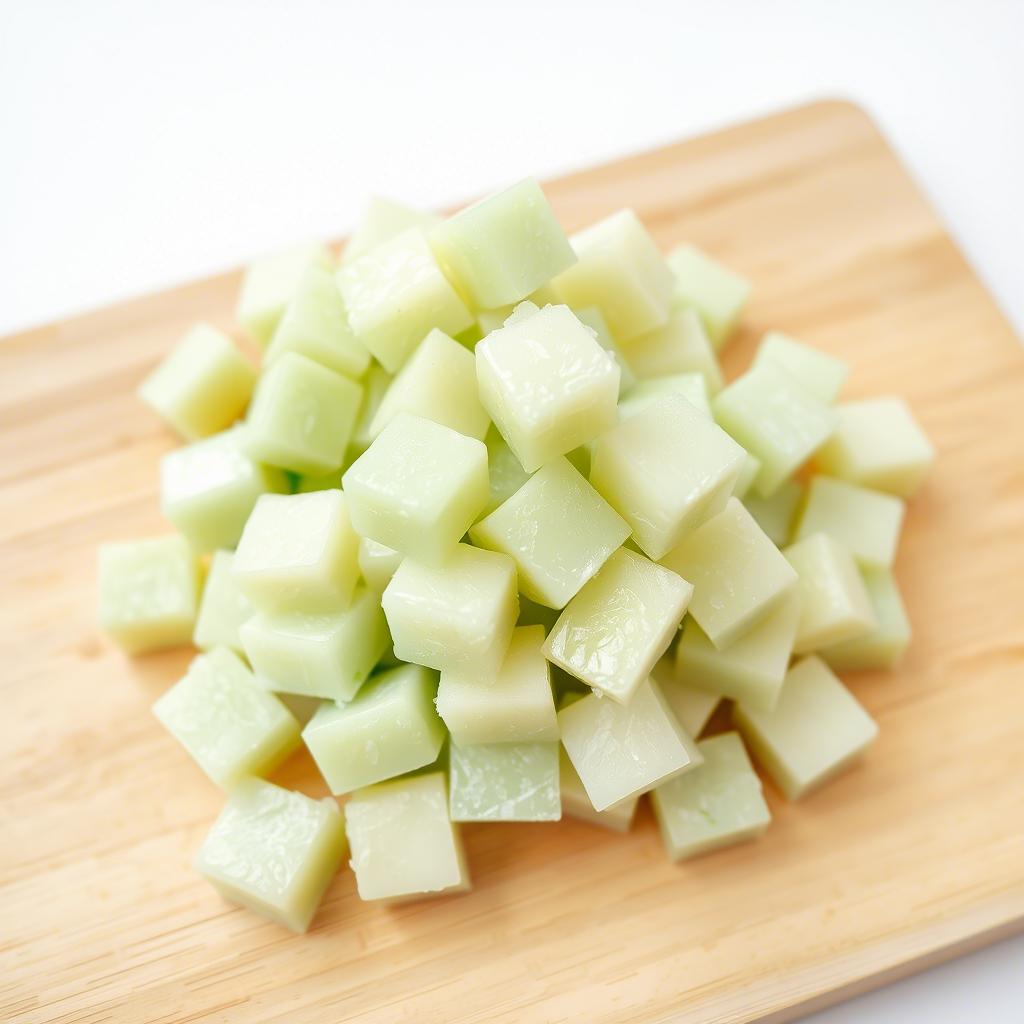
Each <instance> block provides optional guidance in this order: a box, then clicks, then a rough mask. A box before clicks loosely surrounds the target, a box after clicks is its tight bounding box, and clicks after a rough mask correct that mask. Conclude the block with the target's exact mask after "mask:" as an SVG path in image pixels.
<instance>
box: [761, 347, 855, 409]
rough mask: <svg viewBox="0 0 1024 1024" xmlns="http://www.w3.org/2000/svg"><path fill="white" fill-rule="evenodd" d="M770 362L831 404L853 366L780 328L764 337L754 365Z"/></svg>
mask: <svg viewBox="0 0 1024 1024" xmlns="http://www.w3.org/2000/svg"><path fill="white" fill-rule="evenodd" d="M766 362H767V363H774V364H775V365H776V366H779V367H781V368H782V369H783V370H785V371H786V373H788V374H789V375H790V376H791V377H792V378H793V379H794V380H797V381H799V382H800V383H801V384H803V386H804V387H805V388H807V390H808V391H810V392H811V393H812V394H814V395H817V397H818V398H820V399H821V400H822V401H823V402H826V403H828V404H831V403H832V402H834V401H835V400H836V398H837V397H838V395H839V392H840V391H842V389H843V383H844V382H845V381H846V377H847V375H848V374H849V372H850V367H849V366H847V364H846V363H844V362H843V361H842V359H836V357H835V356H830V355H829V354H828V353H827V352H822V351H821V350H820V349H817V348H811V346H810V345H805V344H804V343H803V342H800V341H796V340H795V339H794V338H790V337H787V336H786V335H785V334H780V333H779V332H778V331H769V332H768V333H767V334H766V335H765V336H764V337H763V338H762V339H761V344H760V345H759V346H758V349H757V352H756V353H755V354H754V361H753V363H752V364H751V365H752V366H760V365H761V364H762V363H766Z"/></svg>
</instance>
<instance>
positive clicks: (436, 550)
mask: <svg viewBox="0 0 1024 1024" xmlns="http://www.w3.org/2000/svg"><path fill="white" fill-rule="evenodd" d="M342 483H343V484H344V487H345V494H346V496H347V497H348V502H349V511H350V512H351V515H352V523H353V525H354V526H355V528H356V530H357V531H358V533H359V534H360V535H361V536H363V537H369V538H370V539H371V540H375V541H377V543H378V544H384V545H386V546H387V547H389V548H394V549H395V550H396V551H401V552H402V553H403V554H405V555H410V556H411V557H413V558H415V559H417V560H418V561H422V562H427V563H428V564H430V565H441V564H443V563H444V562H445V561H446V560H447V559H448V558H449V557H450V556H451V554H452V552H453V551H454V550H455V546H456V545H457V544H458V542H459V540H460V538H461V537H463V536H464V535H465V533H466V531H467V530H468V529H469V527H470V526H471V525H472V524H473V521H474V520H475V519H476V517H477V516H478V515H479V514H480V512H481V511H482V510H483V508H484V506H485V505H486V504H487V501H488V499H489V497H490V493H491V489H490V479H489V477H488V475H487V448H486V447H485V445H484V443H483V442H482V441H478V440H477V439H476V438H473V437H466V436H465V435H463V434H460V433H458V432H457V431H455V430H452V428H451V427H446V426H444V425H443V424H441V423H434V422H433V421H432V420H427V419H423V418H422V417H421V416H412V415H410V414H409V413H406V412H400V413H398V415H396V416H395V417H394V419H392V421H391V422H390V423H389V424H388V425H387V426H386V427H385V428H384V429H383V430H382V431H381V433H380V435H379V436H378V437H377V439H376V440H375V441H374V442H373V444H371V445H370V447H369V448H367V449H366V451H365V452H364V453H363V454H362V455H360V456H359V458H358V459H356V461H355V462H353V463H352V465H351V466H349V468H348V469H347V470H346V472H345V475H344V477H343V478H342Z"/></svg>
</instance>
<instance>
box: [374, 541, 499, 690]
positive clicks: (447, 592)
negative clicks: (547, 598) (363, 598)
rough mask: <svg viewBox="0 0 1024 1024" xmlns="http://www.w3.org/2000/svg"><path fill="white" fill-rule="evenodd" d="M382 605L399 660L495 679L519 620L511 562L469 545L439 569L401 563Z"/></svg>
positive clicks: (410, 560)
mask: <svg viewBox="0 0 1024 1024" xmlns="http://www.w3.org/2000/svg"><path fill="white" fill-rule="evenodd" d="M381 603H382V604H383V605H384V612H385V614H386V615H387V619H388V626H389V627H390V629H391V637H392V640H393V641H394V645H395V656H396V657H398V658H400V659H401V660H402V661H408V662H413V663H414V664H417V665H427V666H429V667H430V668H435V669H437V670H438V671H440V672H453V673H457V674H461V675H466V674H470V673H472V674H474V675H476V676H477V677H478V678H480V679H496V678H497V676H498V672H499V671H500V669H501V664H502V662H503V661H504V659H505V654H506V653H507V651H508V647H509V643H510V641H511V639H512V630H513V629H514V628H515V624H516V619H517V618H518V616H519V600H518V596H517V594H516V566H515V562H513V561H512V559H511V558H509V556H508V555H503V554H501V553H500V552H498V551H482V550H480V549H478V548H474V547H470V546H469V545H468V544H459V545H458V546H457V547H456V548H455V550H454V552H453V553H452V555H451V556H450V557H449V558H448V560H447V561H446V562H445V563H444V565H443V566H441V567H440V568H435V567H433V566H429V565H426V564H424V563H423V562H419V561H417V560H416V559H414V558H405V559H403V560H402V564H401V565H400V566H399V567H398V570H397V571H396V572H395V575H394V576H393V577H392V579H391V582H390V583H389V584H388V586H387V589H386V590H385V591H384V596H383V597H382V598H381Z"/></svg>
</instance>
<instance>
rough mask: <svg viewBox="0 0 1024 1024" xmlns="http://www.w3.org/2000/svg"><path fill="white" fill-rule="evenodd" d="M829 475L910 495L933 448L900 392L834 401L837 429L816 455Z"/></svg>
mask: <svg viewBox="0 0 1024 1024" xmlns="http://www.w3.org/2000/svg"><path fill="white" fill-rule="evenodd" d="M814 461H815V465H816V466H817V467H818V468H819V469H820V470H822V471H823V472H825V473H828V474H829V475H830V476H835V477H840V478H841V479H843V480H849V481H850V482H851V483H855V484H860V485H861V486H862V487H873V488H874V489H875V490H878V491H888V492H889V493H890V494H897V495H899V496H900V497H902V498H909V497H911V496H912V495H913V494H914V492H915V491H916V490H917V489H918V487H919V486H920V485H921V481H922V480H923V479H924V477H925V476H926V474H927V473H928V470H929V469H930V468H931V464H932V463H933V462H934V461H935V449H934V448H933V447H932V443H931V441H929V440H928V437H927V435H926V434H925V432H924V431H923V430H922V429H921V426H920V424H919V423H918V422H917V420H916V419H915V418H914V414H913V413H912V412H911V411H910V407H909V406H908V405H907V403H906V402H905V401H904V400H903V399H902V398H870V399H867V400H866V401H863V402H844V403H843V404H842V405H838V406H836V430H835V433H834V434H833V436H832V438H831V440H829V441H828V443H827V444H825V445H824V446H823V447H822V448H821V449H820V450H819V451H818V453H817V454H816V455H815V457H814Z"/></svg>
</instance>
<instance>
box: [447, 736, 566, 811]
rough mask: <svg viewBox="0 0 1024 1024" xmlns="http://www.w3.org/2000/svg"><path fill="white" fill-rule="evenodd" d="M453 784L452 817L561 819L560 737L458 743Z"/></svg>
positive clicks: (453, 755) (452, 751) (451, 769)
mask: <svg viewBox="0 0 1024 1024" xmlns="http://www.w3.org/2000/svg"><path fill="white" fill-rule="evenodd" d="M448 785H449V796H448V809H449V813H450V814H451V819H452V821H558V820H560V819H561V817H562V801H561V797H560V793H559V778H558V740H557V739H556V740H555V741H554V742H552V743H483V744H476V745H474V746H469V747H460V746H458V745H457V744H455V743H453V744H452V745H451V749H450V751H449V768H448Z"/></svg>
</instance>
